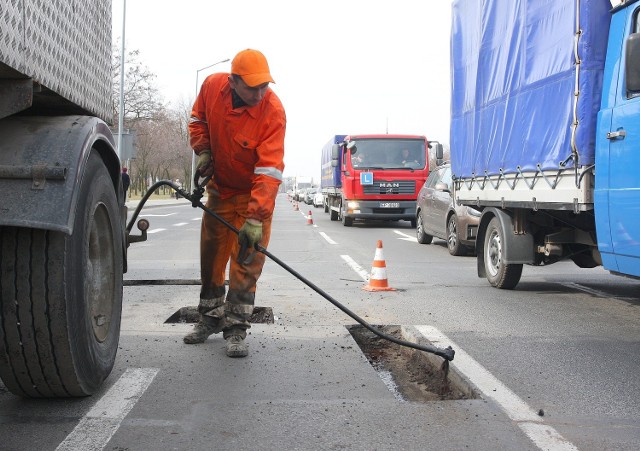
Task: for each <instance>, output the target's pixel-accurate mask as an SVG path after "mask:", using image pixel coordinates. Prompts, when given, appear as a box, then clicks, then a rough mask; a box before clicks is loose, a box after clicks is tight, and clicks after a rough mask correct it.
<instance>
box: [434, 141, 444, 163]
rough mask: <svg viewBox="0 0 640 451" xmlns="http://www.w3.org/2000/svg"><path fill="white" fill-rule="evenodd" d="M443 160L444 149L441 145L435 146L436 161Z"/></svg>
mask: <svg viewBox="0 0 640 451" xmlns="http://www.w3.org/2000/svg"><path fill="white" fill-rule="evenodd" d="M443 158H444V148H443V147H442V144H440V143H437V144H436V160H442V159H443Z"/></svg>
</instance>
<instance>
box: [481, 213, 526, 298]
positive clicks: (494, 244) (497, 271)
mask: <svg viewBox="0 0 640 451" xmlns="http://www.w3.org/2000/svg"><path fill="white" fill-rule="evenodd" d="M504 236H505V235H504V230H502V227H501V225H500V221H499V219H498V218H493V219H492V220H491V222H489V226H488V227H487V231H486V233H485V238H484V267H485V271H486V274H487V280H488V281H489V283H490V284H491V285H492V286H494V287H496V288H502V289H505V290H511V289H513V288H515V286H516V285H518V282H519V281H520V276H521V275H522V264H521V263H520V264H506V263H504V246H503V243H504Z"/></svg>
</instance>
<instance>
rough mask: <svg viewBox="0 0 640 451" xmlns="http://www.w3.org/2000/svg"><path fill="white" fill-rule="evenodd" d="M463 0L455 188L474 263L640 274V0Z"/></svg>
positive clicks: (507, 273)
mask: <svg viewBox="0 0 640 451" xmlns="http://www.w3.org/2000/svg"><path fill="white" fill-rule="evenodd" d="M616 3H617V4H616V5H613V6H612V4H611V2H609V1H608V0H580V1H576V0H553V1H541V0H509V1H503V0H482V1H480V0H454V2H453V4H452V33H451V56H452V59H451V77H452V78H451V86H452V96H451V141H450V142H451V163H452V171H453V174H454V178H455V183H454V196H455V198H456V199H457V200H458V202H460V203H461V204H464V205H468V206H474V207H476V208H478V209H480V210H482V216H481V220H480V225H479V229H478V237H477V241H476V251H477V270H478V276H479V277H486V278H487V279H488V281H489V283H490V284H491V285H492V286H494V287H497V288H503V289H513V288H515V287H516V285H517V284H518V282H519V281H520V278H521V275H522V270H523V265H525V264H527V265H545V266H546V265H549V264H552V263H555V262H558V261H560V260H566V259H570V260H572V261H573V262H574V263H575V264H576V265H577V266H579V267H582V268H592V267H596V266H599V265H602V266H603V267H604V268H605V269H607V270H609V271H610V272H612V273H615V274H619V275H624V276H629V277H634V278H638V277H640V220H638V218H640V145H639V143H640V2H638V1H637V0H627V1H621V2H620V1H618V2H616Z"/></svg>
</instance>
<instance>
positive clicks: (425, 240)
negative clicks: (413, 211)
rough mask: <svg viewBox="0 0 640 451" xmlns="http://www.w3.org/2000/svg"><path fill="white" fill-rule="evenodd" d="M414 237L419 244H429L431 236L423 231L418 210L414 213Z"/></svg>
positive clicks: (431, 239)
mask: <svg viewBox="0 0 640 451" xmlns="http://www.w3.org/2000/svg"><path fill="white" fill-rule="evenodd" d="M416 238H417V239H418V243H420V244H431V242H432V241H433V237H432V236H431V235H429V234H427V233H426V232H425V231H424V223H423V222H422V215H421V214H420V212H418V214H417V215H416Z"/></svg>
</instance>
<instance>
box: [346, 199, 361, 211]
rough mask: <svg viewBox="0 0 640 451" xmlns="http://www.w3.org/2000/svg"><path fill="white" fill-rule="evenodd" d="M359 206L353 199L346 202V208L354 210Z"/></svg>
mask: <svg viewBox="0 0 640 451" xmlns="http://www.w3.org/2000/svg"><path fill="white" fill-rule="evenodd" d="M359 207H360V204H359V203H358V202H357V201H355V200H350V201H349V202H347V208H348V209H350V210H355V209H357V208H359Z"/></svg>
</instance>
